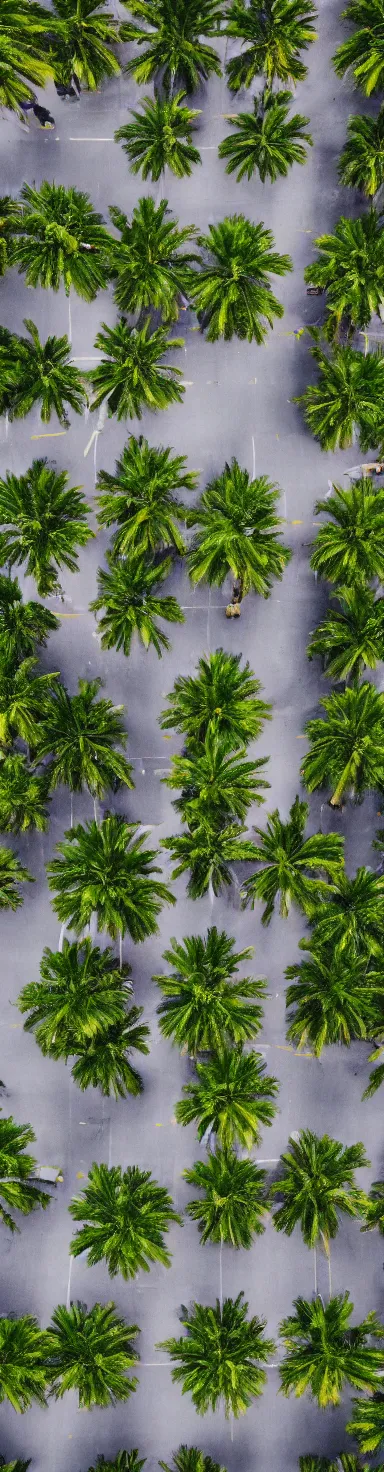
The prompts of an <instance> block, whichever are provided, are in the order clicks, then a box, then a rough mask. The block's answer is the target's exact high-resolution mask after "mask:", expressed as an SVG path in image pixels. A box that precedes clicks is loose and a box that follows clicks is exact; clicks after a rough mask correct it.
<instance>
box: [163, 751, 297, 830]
mask: <svg viewBox="0 0 384 1472" xmlns="http://www.w3.org/2000/svg"><path fill="white" fill-rule="evenodd" d="M245 757H246V748H245V747H240V748H238V750H237V751H235V752H233V751H231V750H230V749H229V747H228V740H227V739H226V737H225V736H221V735H219V734H218V733H217V732H216V731H215V730H214V729H213V730H210V731H208V732H207V735H206V737H205V741H204V743H203V742H201V744H199V746H195V745H194V743H192V744H191V747H190V750H187V753H186V755H185V756H179V755H176V756H173V757H172V765H171V772H170V775H169V776H168V777H163V778H162V781H163V782H164V783H165V785H166V786H167V787H170V788H171V791H175V790H177V789H178V788H181V795H180V797H178V798H176V800H175V802H174V803H173V806H174V808H175V810H176V812H179V813H181V815H182V818H183V822H185V823H188V824H189V825H190V826H192V825H193V824H196V823H199V822H200V821H201V820H202V819H204V822H207V823H211V824H212V825H214V824H215V823H216V824H217V823H219V822H220V821H221V820H224V821H227V819H228V818H229V817H236V818H239V819H240V820H241V821H242V820H243V819H244V818H245V817H246V814H247V812H248V808H249V807H251V805H252V803H261V802H264V798H263V797H262V795H261V790H262V789H265V788H266V787H269V785H270V784H269V782H266V781H265V779H264V778H263V777H262V776H261V775H260V774H261V772H262V771H263V769H264V767H265V765H266V763H267V761H268V757H265V756H264V757H259V758H258V760H256V761H253V762H251V761H245Z"/></svg>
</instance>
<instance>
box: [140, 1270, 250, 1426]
mask: <svg viewBox="0 0 384 1472" xmlns="http://www.w3.org/2000/svg"><path fill="white" fill-rule="evenodd" d="M242 1300H243V1294H242V1293H239V1294H238V1297H237V1298H225V1299H224V1302H223V1305H222V1308H221V1307H220V1304H219V1300H218V1299H216V1307H215V1308H211V1307H205V1306H203V1304H202V1303H194V1304H193V1308H192V1309H191V1311H190V1313H189V1314H187V1315H186V1317H185V1318H184V1319H183V1320H182V1324H183V1328H184V1329H186V1330H187V1335H186V1336H184V1337H182V1338H180V1339H165V1340H164V1341H163V1343H162V1344H160V1345H158V1348H159V1349H165V1350H166V1351H167V1353H168V1354H169V1355H170V1358H171V1360H173V1361H176V1368H175V1369H174V1370H172V1379H173V1380H175V1381H176V1383H179V1384H181V1386H182V1394H183V1395H186V1394H187V1393H188V1392H189V1393H190V1394H191V1396H192V1401H193V1404H194V1406H195V1410H196V1411H197V1412H198V1414H199V1415H200V1416H204V1415H205V1413H206V1411H209V1410H212V1411H215V1410H216V1409H217V1407H218V1406H219V1405H220V1402H221V1401H223V1403H224V1410H225V1415H226V1416H227V1417H228V1416H230V1415H232V1416H236V1417H237V1416H241V1415H243V1413H244V1411H246V1410H247V1409H248V1406H250V1405H251V1404H252V1400H253V1399H254V1397H255V1396H258V1395H261V1394H262V1391H263V1389H264V1385H265V1382H266V1374H265V1370H263V1369H262V1365H264V1364H266V1363H267V1361H268V1359H269V1357H270V1355H271V1354H273V1351H274V1348H275V1346H274V1343H273V1340H272V1339H265V1338H264V1331H265V1328H266V1320H265V1319H257V1318H252V1319H247V1317H246V1316H247V1312H248V1304H247V1303H243V1301H242Z"/></svg>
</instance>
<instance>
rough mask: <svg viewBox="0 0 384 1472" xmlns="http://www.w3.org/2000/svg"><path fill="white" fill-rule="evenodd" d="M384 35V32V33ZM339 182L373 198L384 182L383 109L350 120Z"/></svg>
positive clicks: (340, 166)
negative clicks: (374, 113) (371, 114)
mask: <svg viewBox="0 0 384 1472" xmlns="http://www.w3.org/2000/svg"><path fill="white" fill-rule="evenodd" d="M383 34H384V32H383ZM339 179H340V183H341V184H344V185H349V186H350V188H351V189H362V190H363V193H364V194H366V195H368V197H372V195H373V194H376V193H377V190H378V189H380V185H381V184H383V183H384V107H383V106H382V107H381V108H380V112H379V113H378V115H377V117H376V118H369V117H366V116H365V115H364V117H360V114H359V113H357V114H356V113H355V114H354V116H353V117H350V118H349V119H348V128H347V142H346V145H345V148H344V149H343V152H342V153H341V154H340V159H339Z"/></svg>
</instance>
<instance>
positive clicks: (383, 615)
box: [307, 527, 384, 680]
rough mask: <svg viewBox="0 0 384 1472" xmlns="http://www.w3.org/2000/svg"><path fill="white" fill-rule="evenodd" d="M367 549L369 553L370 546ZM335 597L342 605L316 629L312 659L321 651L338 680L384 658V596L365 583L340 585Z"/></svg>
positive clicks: (310, 652)
mask: <svg viewBox="0 0 384 1472" xmlns="http://www.w3.org/2000/svg"><path fill="white" fill-rule="evenodd" d="M333 530H334V531H335V532H336V530H337V529H336V527H334V528H333ZM315 550H316V544H315ZM350 550H352V549H350ZM375 551H376V553H377V551H379V549H377V548H376V549H375ZM364 553H365V555H366V556H367V554H368V556H369V548H367V547H366V546H365V547H364ZM367 560H368V558H367ZM333 597H334V599H335V601H336V602H337V603H338V605H339V606H338V608H330V609H329V611H328V613H327V614H326V617H325V619H323V622H322V623H321V624H319V626H318V628H317V629H315V630H314V633H313V634H312V637H311V640H310V643H309V645H308V649H307V655H308V659H314V658H315V657H316V655H320V657H321V659H322V663H323V670H324V673H325V674H326V675H330V676H331V678H332V679H334V680H347V679H348V678H349V677H350V676H352V678H354V679H358V678H359V676H360V675H361V674H362V673H363V670H364V669H371V670H374V669H375V668H376V665H377V664H378V663H380V662H381V661H382V660H384V598H376V597H375V594H374V592H373V591H372V589H371V588H367V587H364V586H363V585H362V584H361V585H360V584H357V585H355V586H353V584H351V586H350V587H346V588H339V589H338V590H337V592H336V591H335V593H334V595H333Z"/></svg>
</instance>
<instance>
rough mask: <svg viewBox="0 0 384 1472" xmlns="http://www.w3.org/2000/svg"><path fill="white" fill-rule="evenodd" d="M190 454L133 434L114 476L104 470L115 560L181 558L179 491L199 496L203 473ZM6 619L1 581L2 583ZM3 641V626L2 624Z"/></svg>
mask: <svg viewBox="0 0 384 1472" xmlns="http://www.w3.org/2000/svg"><path fill="white" fill-rule="evenodd" d="M186 463H187V462H186V456H185V455H172V450H171V449H169V448H167V449H164V448H163V446H162V445H159V446H157V448H155V447H153V446H152V445H149V444H148V440H146V439H144V436H143V435H140V438H139V439H135V436H134V435H131V436H130V438H129V440H128V443H127V444H126V445H125V446H124V449H123V452H122V455H121V457H120V460H117V462H116V468H115V471H114V473H113V474H111V473H110V471H108V470H100V472H99V475H98V477H97V489H98V492H99V494H98V497H97V502H98V512H97V519H98V522H99V526H107V527H110V526H116V527H117V531H115V534H114V538H113V542H112V552H113V554H114V556H115V557H127V556H128V557H129V555H130V554H131V553H132V554H134V556H135V557H139V558H140V557H148V556H153V555H154V554H155V553H157V552H159V551H161V552H162V551H163V550H164V548H166V549H167V551H168V549H170V548H171V547H174V548H175V551H176V552H179V553H180V554H181V555H183V553H184V552H185V543H184V540H183V537H182V535H181V532H180V528H179V526H178V524H177V523H178V522H179V521H182V520H184V519H185V517H186V507H185V506H184V505H183V502H182V501H179V500H178V498H177V492H178V491H182V490H187V491H194V490H195V487H196V482H197V480H198V473H197V471H194V470H187V469H186ZM0 618H1V582H0ZM0 639H1V623H0Z"/></svg>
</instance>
